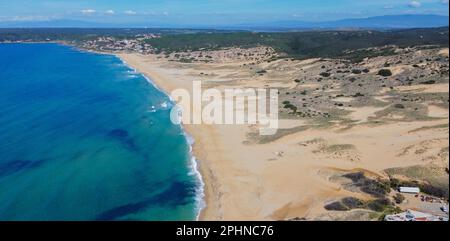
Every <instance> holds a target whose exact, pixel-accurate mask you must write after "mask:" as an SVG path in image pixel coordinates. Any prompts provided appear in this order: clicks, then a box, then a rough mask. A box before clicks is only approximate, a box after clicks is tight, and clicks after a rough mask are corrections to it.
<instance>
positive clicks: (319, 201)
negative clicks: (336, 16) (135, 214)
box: [118, 50, 448, 220]
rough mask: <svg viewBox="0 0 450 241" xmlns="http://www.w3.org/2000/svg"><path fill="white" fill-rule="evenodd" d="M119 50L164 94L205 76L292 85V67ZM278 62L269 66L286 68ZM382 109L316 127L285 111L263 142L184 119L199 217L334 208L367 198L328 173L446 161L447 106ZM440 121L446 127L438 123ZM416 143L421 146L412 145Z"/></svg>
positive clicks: (240, 128)
mask: <svg viewBox="0 0 450 241" xmlns="http://www.w3.org/2000/svg"><path fill="white" fill-rule="evenodd" d="M447 51H448V50H447ZM118 56H119V57H120V58H121V59H122V60H124V61H125V62H126V63H127V64H128V65H130V66H131V67H133V68H135V69H137V70H138V71H139V72H141V73H143V74H144V75H146V76H147V77H149V78H150V79H151V80H152V81H153V82H154V83H155V84H156V85H157V86H159V87H160V88H162V89H163V90H164V91H166V92H167V93H170V92H171V91H173V90H174V89H177V88H184V89H187V90H191V89H192V81H194V80H201V81H203V83H204V84H203V87H204V88H208V87H215V88H219V89H221V88H224V87H226V86H232V87H265V86H269V85H270V87H271V88H290V87H291V86H292V85H293V82H292V79H293V78H294V77H293V76H294V75H290V74H291V73H290V71H289V69H286V70H284V71H283V69H280V72H282V73H283V74H284V75H281V74H280V75H275V74H272V75H271V76H269V77H260V78H258V79H255V78H253V77H252V76H251V75H250V74H249V72H248V71H247V69H245V68H243V67H242V63H241V62H232V63H230V62H224V63H193V64H190V63H177V62H171V61H168V60H167V59H164V58H161V57H160V56H158V55H139V54H128V53H123V54H118ZM280 61H283V60H280ZM280 61H278V62H274V63H271V64H270V66H269V65H268V64H265V65H264V67H266V68H268V67H273V66H275V67H276V68H282V67H283V66H282V65H280ZM294 64H297V65H302V67H303V69H308V68H309V67H311V68H312V67H314V66H315V65H317V63H315V60H306V61H299V62H298V63H290V65H294ZM275 67H273V68H275ZM294 86H295V83H294ZM446 86H447V87H448V84H447V85H446ZM308 87H309V86H308ZM439 91H440V92H442V91H443V90H442V89H439ZM446 91H447V93H448V89H447V90H446ZM382 94H383V93H380V98H383V95H382ZM381 110H383V108H381V107H377V108H375V107H352V108H349V109H348V110H347V111H349V112H350V114H349V115H348V116H349V118H351V120H353V121H355V123H356V124H355V125H354V126H351V128H349V127H348V126H343V125H339V124H337V125H332V126H329V127H328V128H315V127H314V124H313V123H310V122H306V121H304V120H302V119H290V118H282V119H281V120H280V125H281V126H280V128H281V129H280V130H279V134H277V135H276V136H275V137H273V138H272V139H271V140H268V141H265V142H257V141H254V138H251V134H252V133H256V132H257V129H256V127H255V126H250V125H205V124H202V125H185V128H186V130H187V132H188V133H189V134H190V135H191V136H192V137H193V138H194V139H195V144H194V146H193V153H194V155H195V157H196V158H197V159H198V160H199V168H200V172H201V174H202V176H203V179H204V182H205V185H206V186H205V195H206V197H205V199H206V200H205V201H206V205H207V206H206V208H205V209H204V210H203V211H202V213H201V217H200V220H288V219H293V218H299V217H301V218H311V219H314V218H317V217H320V216H321V215H324V214H329V212H328V211H327V210H325V209H324V208H323V206H324V204H325V203H327V202H329V201H332V200H336V199H338V198H342V197H347V196H357V197H358V198H361V199H363V200H364V199H369V198H370V197H369V195H367V194H364V193H354V192H351V191H349V190H347V189H344V188H342V186H341V185H340V184H339V183H337V182H335V181H333V180H332V179H331V178H330V177H331V176H332V175H333V173H336V172H337V171H351V170H361V171H364V172H366V173H368V174H370V175H373V176H379V177H385V176H386V173H385V172H384V170H385V169H387V168H392V167H408V166H413V165H419V164H430V163H432V164H436V165H445V162H447V163H448V159H447V160H446V161H445V160H444V161H442V160H441V159H439V157H438V156H439V152H440V150H441V149H442V148H444V147H446V146H448V109H442V108H440V107H436V106H435V107H432V108H431V109H430V116H431V115H434V116H438V117H439V118H434V119H430V120H421V121H417V120H416V121H395V118H391V119H389V121H386V122H383V123H376V122H373V121H371V120H373V118H375V116H376V114H377V113H378V112H380V111H381ZM431 112H432V113H431ZM440 125H441V126H442V125H447V127H445V126H444V127H442V128H434V127H436V126H440ZM339 147H346V148H342V149H339ZM347 147H348V148H347ZM419 148H421V149H423V150H421V151H420V152H419V151H414V150H416V149H419ZM444 158H445V157H444ZM447 158H448V157H447ZM443 163H444V164H443Z"/></svg>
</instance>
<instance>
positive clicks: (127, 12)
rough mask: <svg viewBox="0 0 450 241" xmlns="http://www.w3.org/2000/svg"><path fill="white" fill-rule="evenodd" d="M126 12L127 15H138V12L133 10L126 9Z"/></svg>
mask: <svg viewBox="0 0 450 241" xmlns="http://www.w3.org/2000/svg"><path fill="white" fill-rule="evenodd" d="M125 14H126V15H136V14H137V13H136V12H135V11H133V10H127V11H125Z"/></svg>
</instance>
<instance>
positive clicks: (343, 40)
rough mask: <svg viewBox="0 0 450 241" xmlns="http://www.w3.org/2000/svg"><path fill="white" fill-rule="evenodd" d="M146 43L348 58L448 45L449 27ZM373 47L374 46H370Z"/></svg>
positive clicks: (168, 38) (168, 48)
mask: <svg viewBox="0 0 450 241" xmlns="http://www.w3.org/2000/svg"><path fill="white" fill-rule="evenodd" d="M147 43H149V44H151V45H152V46H154V47H155V48H157V49H159V50H161V51H164V52H177V51H198V50H216V49H221V48H229V47H242V48H250V47H255V46H269V47H272V48H274V49H275V50H276V51H277V52H279V53H284V54H285V57H287V58H295V59H305V58H311V57H319V58H334V57H340V58H346V59H349V60H352V61H354V62H358V61H361V60H362V59H363V58H365V57H374V56H381V55H392V54H394V49H392V48H389V47H385V46H387V45H396V46H399V47H411V46H420V45H437V46H448V27H445V28H433V29H409V30H396V31H384V32H383V31H308V32H287V33H253V32H236V33H197V34H177V35H173V34H170V35H164V36H162V38H157V39H149V40H147ZM373 47H379V48H373ZM367 48H373V49H367Z"/></svg>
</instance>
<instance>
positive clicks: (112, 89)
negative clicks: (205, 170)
mask: <svg viewBox="0 0 450 241" xmlns="http://www.w3.org/2000/svg"><path fill="white" fill-rule="evenodd" d="M172 106H173V103H172V101H171V100H170V98H169V97H168V96H167V95H166V94H165V93H164V92H162V91H161V90H159V89H158V88H157V87H156V86H154V85H153V84H152V82H151V80H149V79H147V78H146V77H145V76H143V75H142V74H140V73H138V72H136V71H135V70H133V69H132V68H130V67H129V66H127V65H126V63H124V62H123V61H121V60H120V59H119V58H118V57H116V56H114V55H107V54H97V53H92V52H87V51H82V50H79V49H76V48H74V47H71V46H66V45H60V44H56V43H36V44H0V220H1V221H34V220H38V221H91V220H101V221H104V220H106V221H109V220H120V221H123V220H130V221H135V220H138V221H165V220H172V221H177V220H196V219H197V217H198V214H199V212H200V209H201V208H202V195H203V190H202V186H203V184H202V182H201V176H200V175H199V173H198V171H197V167H196V162H195V159H194V158H193V157H192V154H191V145H192V141H191V140H190V138H189V136H187V135H186V134H185V132H184V130H183V128H182V126H180V125H175V124H173V123H172V122H171V121H170V109H171V107H172Z"/></svg>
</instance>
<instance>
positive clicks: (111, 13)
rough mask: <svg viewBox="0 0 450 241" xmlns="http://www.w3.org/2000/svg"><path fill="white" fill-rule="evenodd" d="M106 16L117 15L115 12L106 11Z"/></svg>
mask: <svg viewBox="0 0 450 241" xmlns="http://www.w3.org/2000/svg"><path fill="white" fill-rule="evenodd" d="M105 13H106V14H109V15H113V14H115V12H114V10H106V12H105Z"/></svg>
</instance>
